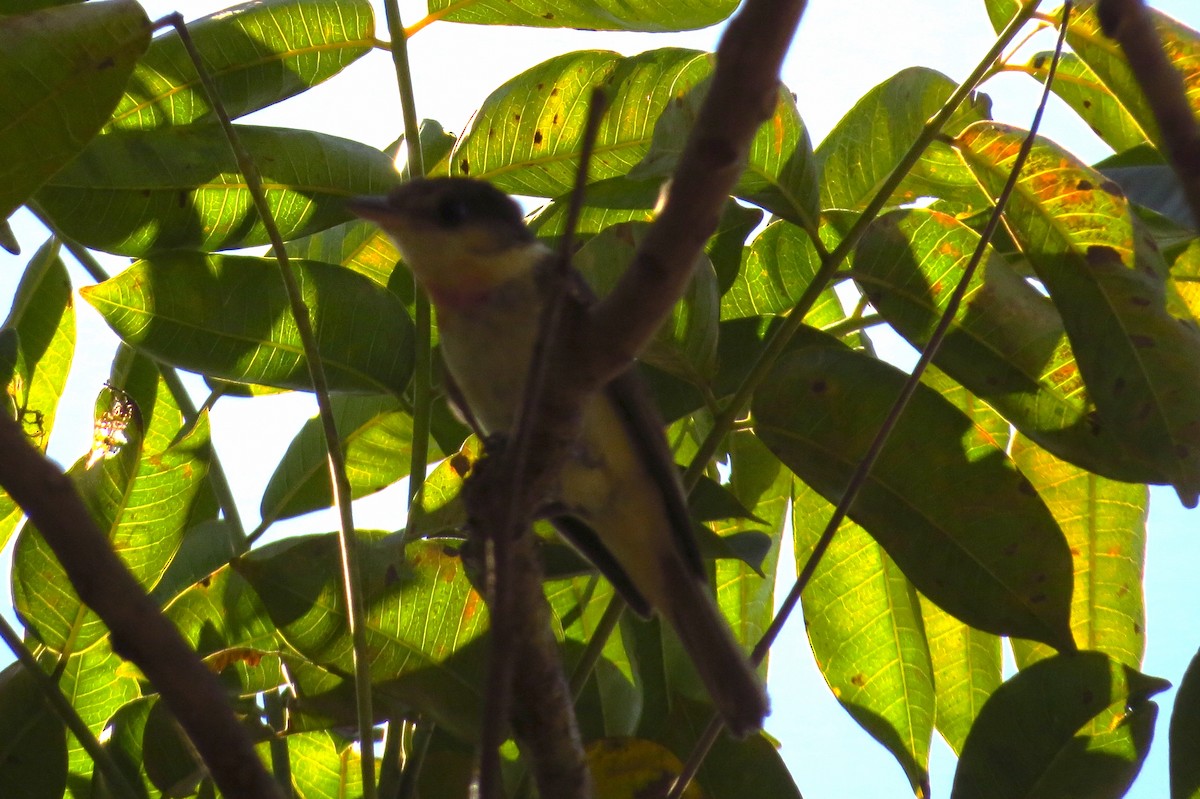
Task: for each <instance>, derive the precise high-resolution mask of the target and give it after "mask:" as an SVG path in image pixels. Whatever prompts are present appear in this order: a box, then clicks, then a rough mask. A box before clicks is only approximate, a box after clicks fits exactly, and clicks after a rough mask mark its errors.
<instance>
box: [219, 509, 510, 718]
mask: <svg viewBox="0 0 1200 799" xmlns="http://www.w3.org/2000/svg"><path fill="white" fill-rule="evenodd" d="M358 535H359V537H360V538H359V558H360V563H361V564H362V580H363V583H362V589H363V601H364V604H365V606H366V610H367V615H366V620H365V628H366V636H367V646H368V647H369V648H370V650H371V652H372V658H371V679H372V682H374V683H376V692H377V693H378V694H380V698H381V700H382V701H384V702H399V703H401V704H403V705H405V706H408V707H415V708H417V709H419V710H421V711H423V712H427V713H429V714H430V716H431V718H433V719H435V720H436V721H438V723H439V724H441V723H445V724H447V726H448V728H449V729H452V730H457V731H460V733H461V734H463V735H470V734H471V733H470V730H471V729H472V728H473V725H474V723H477V714H478V712H479V704H480V702H481V699H482V697H481V693H480V691H481V686H482V682H481V679H482V675H483V652H482V651H480V648H479V646H478V645H477V644H478V643H479V642H480V637H481V635H482V634H483V632H484V630H485V628H486V621H487V614H486V608H485V606H484V603H483V600H482V599H481V598H480V596H479V595H478V594H477V593H475V591H474V589H473V588H472V587H471V585H470V583H469V582H468V581H467V579H466V577H465V576H464V575H463V573H462V563H461V561H460V560H459V558H458V556H457V554H456V553H449V552H447V551H446V548H445V546H444V545H443V544H442V543H440V542H425V541H414V542H412V543H410V544H408V545H407V546H404V545H403V544H402V543H401V539H400V537H399V536H380V535H378V534H366V533H362V532H359V533H358ZM338 553H339V549H338V542H337V536H335V535H332V534H330V535H321V536H308V537H303V538H290V539H287V540H285V541H281V542H279V543H278V544H273V545H270V546H267V547H264V548H262V549H260V550H256V551H255V552H252V553H251V554H250V555H248V556H245V557H243V558H240V559H239V560H237V561H235V562H234V568H235V569H237V571H238V573H240V574H241V575H242V576H244V577H245V578H246V579H247V580H249V581H250V584H251V585H252V586H253V588H254V590H255V592H256V593H257V594H258V596H259V598H260V599H261V600H262V602H263V605H264V606H265V607H266V609H267V612H268V614H270V617H271V620H272V621H273V622H274V623H275V625H276V626H277V627H278V629H279V632H280V634H281V635H282V636H283V638H284V640H285V641H287V643H288V644H289V645H290V646H291V647H293V648H294V649H295V650H296V651H297V652H299V653H300V654H301V655H302V656H303V657H304V659H305V660H307V661H309V662H311V663H312V664H315V665H317V666H319V667H320V668H322V669H331V670H334V671H335V672H336V673H339V674H350V673H353V670H354V666H353V663H352V662H351V661H352V652H351V645H350V631H349V629H348V627H347V621H346V609H345V604H344V596H343V595H344V591H343V590H342V580H341V577H340V576H339V575H340V573H341V567H340V565H339V564H340V556H339V554H338ZM289 670H292V671H293V673H294V670H293V669H289Z"/></svg>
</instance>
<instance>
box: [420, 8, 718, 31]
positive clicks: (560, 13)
mask: <svg viewBox="0 0 1200 799" xmlns="http://www.w3.org/2000/svg"><path fill="white" fill-rule="evenodd" d="M737 5H738V4H737V0H672V2H670V3H663V2H659V0H589V1H588V2H586V3H580V2H576V0H538V2H533V0H516V1H515V2H514V1H513V0H473V2H469V3H463V2H455V1H454V0H429V13H430V15H433V16H434V17H435V18H436V19H444V20H447V21H449V22H469V23H472V24H475V25H525V26H528V27H534V28H580V29H582V30H598V31H650V32H663V31H686V30H696V29H699V28H707V27H708V26H709V25H716V24H717V23H718V22H720V21H721V20H723V19H725V18H726V17H728V16H729V15H730V14H732V13H733V10H734V9H735V8H737Z"/></svg>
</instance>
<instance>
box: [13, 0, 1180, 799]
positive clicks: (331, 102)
mask: <svg viewBox="0 0 1200 799" xmlns="http://www.w3.org/2000/svg"><path fill="white" fill-rule="evenodd" d="M372 2H374V3H375V5H376V14H377V18H378V25H379V36H380V38H383V39H386V38H387V33H386V26H385V25H384V22H383V12H382V8H381V7H380V3H379V0H372ZM142 4H143V6H144V7H145V8H146V10H147V13H148V14H149V15H150V16H151V18H157V17H160V16H163V15H165V14H167V13H170V12H172V11H175V10H180V11H182V12H183V13H184V14H185V16H186V18H187V19H189V20H191V19H195V18H197V17H200V16H203V15H205V14H208V13H211V12H213V11H216V10H219V9H221V8H224V7H226V6H227V5H228V3H225V2H217V1H215V0H186V2H184V0H174V2H169V1H164V0H143V3H142ZM1150 5H1151V6H1153V7H1155V8H1158V9H1160V10H1162V11H1165V12H1166V13H1168V14H1171V15H1172V16H1174V17H1175V18H1176V19H1178V20H1180V21H1182V22H1184V23H1185V24H1187V25H1189V26H1190V27H1192V28H1194V29H1198V28H1200V3H1197V2H1196V0H1162V1H1161V2H1151V3H1150ZM1056 6H1057V4H1056V3H1051V2H1046V3H1043V7H1044V9H1046V10H1047V11H1049V10H1052V9H1053V8H1055V7H1056ZM400 8H401V14H402V16H403V18H404V21H405V22H407V23H410V24H411V23H412V22H415V21H416V20H418V19H420V18H421V17H422V16H424V13H425V8H424V4H423V3H421V2H417V1H415V0H401V3H400ZM950 9H952V10H950ZM718 36H719V30H715V29H709V30H705V31H697V32H691V33H685V34H653V35H651V34H605V33H597V32H584V31H562V30H547V29H539V30H533V29H521V28H490V27H475V26H463V25H453V24H448V23H437V24H434V25H432V26H430V27H428V28H426V29H425V30H423V31H422V32H420V33H419V34H418V35H417V36H415V37H414V38H413V40H412V42H411V45H410V58H411V61H412V64H413V68H414V74H415V84H416V86H415V89H416V102H417V111H418V116H419V117H421V118H428V119H435V120H437V121H439V122H440V123H441V124H442V126H443V127H444V128H445V129H447V130H449V131H452V132H456V133H457V132H461V131H462V130H463V128H464V127H465V125H466V123H467V121H468V119H469V118H470V115H471V113H472V112H473V111H474V110H475V109H476V108H477V107H478V106H479V105H480V104H481V103H482V102H483V100H484V99H485V98H486V97H487V95H488V93H489V92H490V91H491V90H492V89H494V88H495V87H496V86H498V85H499V84H500V83H501V82H502V81H503V80H506V79H507V78H509V77H511V76H513V75H516V74H518V73H519V72H521V71H523V70H525V69H527V68H528V67H531V66H533V65H535V64H537V63H540V62H541V61H543V60H545V59H547V58H549V57H551V56H553V55H557V54H559V53H563V52H567V51H570V50H577V49H590V48H603V49H611V50H616V51H618V52H621V53H623V54H625V55H632V54H634V53H637V52H641V51H644V50H648V49H652V48H657V47H665V46H681V47H692V48H697V49H704V50H712V49H714V48H715V46H716V42H717V39H718ZM993 38H994V37H993V33H992V28H991V25H990V24H989V22H988V20H987V16H986V12H985V10H984V5H983V2H982V0H953V2H944V1H943V2H935V0H859V1H858V2H855V3H844V2H837V1H836V0H812V1H811V2H810V3H809V4H808V9H807V11H806V13H805V16H804V19H803V21H802V23H801V27H800V31H799V33H798V35H797V37H796V39H795V42H794V44H793V47H792V50H791V53H790V55H789V56H788V59H787V61H786V62H785V65H784V74H783V79H784V83H785V84H786V85H787V86H788V88H789V89H790V90H791V91H792V92H793V93H794V94H795V95H796V102H797V106H798V107H799V109H800V113H801V115H802V117H803V118H804V121H805V123H806V125H807V126H808V129H809V133H810V136H811V138H812V140H813V143H814V145H815V144H816V143H818V142H820V141H821V139H822V138H823V137H824V136H825V135H826V134H827V133H828V132H829V130H830V129H831V128H832V127H833V126H834V125H835V124H836V123H837V121H838V119H840V118H841V116H842V115H843V114H845V113H846V112H847V111H848V110H849V109H850V108H851V106H852V105H853V104H854V102H855V100H856V99H857V98H858V97H860V96H861V95H862V94H864V93H865V92H866V91H867V90H869V89H870V88H871V87H873V86H875V85H876V84H878V83H879V82H881V81H883V80H884V79H886V78H888V77H889V76H891V75H892V74H894V73H895V72H897V71H899V70H901V69H903V68H905V67H908V66H913V65H922V66H927V67H932V68H934V69H937V70H939V71H941V72H943V73H945V74H947V75H948V76H950V77H951V78H953V79H955V80H959V79H962V78H963V77H965V76H966V75H967V73H968V72H969V71H970V70H971V68H972V67H973V66H974V62H975V59H977V58H978V57H979V56H980V55H981V54H982V53H983V52H984V51H985V50H986V49H987V48H988V47H989V46H990V45H991V43H992V41H993ZM1051 44H1052V42H1051V41H1050V40H1048V39H1040V40H1038V41H1037V42H1036V43H1034V44H1033V45H1032V46H1031V47H1030V49H1029V50H1028V51H1027V52H1028V53H1029V54H1032V52H1035V51H1036V50H1039V49H1049V47H1050V46H1051ZM471 54H477V55H479V57H471ZM1022 60H1024V59H1018V61H1022ZM983 90H984V91H985V92H987V93H988V94H989V95H990V96H991V97H992V100H993V116H994V117H995V118H997V119H1000V120H1004V121H1007V122H1010V123H1013V124H1017V125H1026V124H1028V120H1029V119H1030V118H1031V116H1032V114H1033V111H1034V107H1035V105H1036V102H1037V97H1038V91H1039V87H1038V85H1037V84H1036V83H1035V82H1034V81H1033V80H1032V79H1030V78H1028V77H1025V76H1021V75H1001V76H998V77H997V78H995V79H993V80H992V81H990V82H989V83H987V84H986V85H985V86H984V87H983ZM243 121H249V122H254V123H258V124H268V125H282V126H292V127H304V128H311V129H316V130H321V131H323V132H326V133H330V134H334V135H339V136H344V137H347V138H354V139H358V140H360V141H365V142H367V143H368V144H372V145H375V146H379V147H382V146H384V145H386V144H388V143H389V142H391V141H392V140H394V139H395V138H396V137H397V135H398V133H399V131H400V130H401V127H402V124H401V118H400V106H399V98H398V94H397V92H396V89H395V82H394V77H393V73H392V66H391V61H390V59H389V57H388V55H387V54H386V53H384V52H382V51H375V52H372V53H370V54H368V55H367V56H366V57H364V58H362V59H360V60H359V61H358V62H356V63H355V64H353V65H351V66H350V67H349V68H348V69H346V70H345V72H344V73H343V74H342V75H340V76H338V77H337V78H335V79H334V80H332V81H330V82H328V83H326V84H324V85H323V86H318V87H316V88H315V89H313V90H310V91H309V92H306V93H305V94H303V95H301V96H299V97H297V98H294V99H292V100H289V101H287V102H285V103H283V104H280V105H278V106H275V107H273V108H270V109H265V110H264V111H261V112H258V113H256V114H254V115H252V116H250V117H247V118H246V119H245V120H243ZM1042 132H1043V133H1044V134H1045V135H1048V136H1049V137H1050V138H1052V139H1054V140H1055V141H1057V142H1058V143H1060V144H1062V145H1063V146H1065V147H1066V148H1067V149H1069V150H1071V151H1073V152H1075V153H1076V154H1077V155H1079V156H1081V157H1082V158H1083V159H1084V160H1086V161H1089V162H1092V161H1095V160H1098V159H1100V158H1103V157H1104V156H1106V155H1108V154H1109V150H1108V149H1107V147H1106V146H1105V145H1104V144H1103V143H1101V142H1100V141H1099V140H1098V139H1097V138H1096V137H1095V136H1094V135H1093V134H1092V133H1091V131H1090V130H1088V128H1087V127H1086V126H1085V125H1084V124H1083V123H1082V122H1080V121H1078V119H1077V118H1075V117H1074V115H1073V114H1071V113H1070V112H1068V111H1065V110H1064V109H1063V108H1062V107H1061V106H1059V105H1058V104H1057V103H1054V102H1052V104H1051V107H1050V109H1049V111H1048V114H1047V118H1046V120H1045V121H1044V122H1043V127H1042ZM12 223H13V227H14V230H15V231H16V233H17V236H18V239H19V240H20V242H21V244H22V246H23V247H24V250H25V253H26V254H25V255H24V256H21V257H11V256H8V255H7V254H4V253H0V308H7V307H8V304H9V301H10V299H11V294H12V291H13V289H14V288H15V281H16V279H17V278H18V277H19V273H20V269H21V268H22V267H23V266H24V264H25V262H26V260H27V258H28V255H29V254H31V253H32V252H33V251H34V250H36V248H37V247H38V246H39V245H40V243H41V242H42V241H43V240H44V238H45V232H44V230H43V229H42V228H41V227H40V225H38V224H37V223H36V221H34V220H33V219H32V218H31V217H30V216H29V215H28V214H27V213H25V212H18V213H17V215H15V216H14V218H13V220H12ZM106 263H107V264H108V265H109V268H110V270H115V269H119V268H120V266H121V265H122V264H123V263H124V261H122V260H121V259H109V260H107V261H106ZM72 278H73V280H74V281H75V285H76V287H77V288H78V286H81V285H86V283H87V282H88V279H87V278H86V276H85V275H84V274H83V272H82V271H81V270H79V269H73V271H72ZM75 307H76V310H77V313H78V326H79V327H78V335H77V341H78V342H79V345H78V346H79V351H78V353H77V357H76V363H75V366H74V368H73V370H72V373H71V377H70V380H69V382H68V386H67V392H66V397H65V398H64V404H63V405H62V406H61V408H60V411H59V414H60V416H59V418H58V421H57V423H56V427H55V431H54V433H53V436H52V438H51V442H50V455H51V456H52V457H54V458H55V459H56V460H58V461H59V462H60V463H62V464H69V463H71V462H73V461H74V460H75V459H76V458H77V457H79V456H80V455H81V454H83V453H84V452H86V451H87V449H88V446H89V444H90V441H91V435H92V433H91V406H92V401H93V399H94V397H95V395H96V392H97V391H98V390H99V388H100V386H101V385H102V383H103V381H104V379H105V378H106V377H107V371H108V365H109V363H110V361H111V358H112V353H113V351H114V349H115V346H116V339H115V337H113V335H112V334H111V333H110V332H109V331H108V329H107V327H105V326H104V324H103V322H102V321H100V319H99V317H98V316H97V315H96V314H95V313H94V312H92V311H91V309H90V307H89V306H88V305H87V303H85V302H82V301H78V302H77V303H76V306H75ZM884 352H885V353H891V354H892V355H891V357H894V358H895V359H897V360H899V361H903V360H905V359H906V358H908V357H909V355H908V354H907V353H906V352H904V350H903V349H902V348H900V347H896V346H891V345H888V346H887V347H886V348H885V350H884ZM189 385H190V386H191V387H192V388H193V389H194V394H195V396H197V397H198V398H203V396H205V394H206V391H205V390H204V388H203V384H202V383H201V382H200V381H199V380H192V381H190V382H189ZM313 413H315V403H313V402H312V400H311V397H310V396H308V395H305V394H287V395H279V396H274V397H265V398H258V399H255V400H253V401H244V400H238V399H223V400H221V402H220V403H218V405H217V406H216V408H215V410H214V412H213V415H212V424H213V437H214V443H215V445H216V447H217V449H218V452H221V453H225V457H224V460H223V463H224V465H225V466H226V468H227V470H228V471H229V479H230V482H231V483H232V484H233V485H234V486H238V487H239V488H238V490H237V491H236V492H235V493H236V495H237V499H238V504H239V509H240V511H241V513H242V516H243V519H244V521H245V522H246V525H247V527H248V528H250V527H253V526H254V523H255V522H256V521H257V508H258V498H259V497H260V496H261V494H262V490H263V488H264V487H265V485H266V482H267V480H268V478H269V477H270V475H271V473H272V472H273V470H274V468H275V465H276V464H277V463H278V461H279V458H280V457H281V456H282V454H283V452H284V450H285V449H286V447H287V445H288V443H289V442H290V441H291V439H292V437H293V435H294V434H295V432H296V430H297V429H298V428H299V426H300V425H301V424H302V423H303V422H304V421H305V420H306V419H307V418H308V417H309V416H310V415H312V414H313ZM247 440H253V441H254V442H255V446H254V447H251V448H247V447H245V446H244V444H245V442H246V441H247ZM233 453H237V457H236V458H234V457H232V454H233ZM403 509H404V488H403V486H397V487H393V488H392V489H389V490H387V491H384V492H381V493H380V494H377V495H375V496H373V497H370V498H367V499H366V500H361V501H359V502H356V503H355V518H356V523H357V525H358V526H359V527H363V528H368V527H378V528H384V529H395V528H396V527H398V526H400V525H401V524H402V518H403ZM1184 514H1185V511H1184V510H1183V508H1182V507H1181V506H1180V505H1179V503H1178V500H1177V499H1176V498H1175V496H1174V494H1173V493H1172V492H1170V491H1168V490H1160V489H1154V490H1153V491H1152V499H1151V513H1150V522H1149V525H1150V534H1149V544H1148V551H1147V558H1146V594H1147V595H1146V608H1147V618H1148V627H1147V653H1146V660H1145V663H1144V667H1143V670H1144V671H1145V672H1146V673H1148V674H1153V675H1156V676H1159V677H1164V678H1166V679H1168V680H1170V681H1172V682H1173V683H1176V684H1178V682H1179V680H1180V678H1181V677H1182V675H1183V671H1184V669H1185V668H1186V666H1187V663H1188V661H1189V660H1190V658H1191V657H1192V655H1193V654H1194V653H1195V651H1196V647H1197V646H1198V645H1200V622H1198V621H1197V620H1196V617H1197V614H1196V613H1195V610H1194V607H1195V605H1194V593H1193V586H1194V584H1195V580H1194V573H1195V564H1197V563H1200V535H1197V533H1196V531H1195V530H1194V528H1195V527H1196V519H1197V517H1196V516H1194V515H1193V516H1185V515H1184ZM276 527H278V528H279V532H281V533H282V532H292V533H297V532H312V531H317V530H329V529H334V528H335V527H336V522H335V519H334V518H333V516H332V515H331V514H329V513H317V514H311V515H309V516H306V517H303V518H301V519H298V520H293V521H290V522H283V523H280V524H278V525H276ZM274 529H275V528H273V530H274ZM9 549H11V546H10V547H9ZM10 557H11V553H10V552H8V551H6V552H4V553H3V556H2V557H0V569H3V572H4V574H8V571H9V569H8V558H10ZM785 560H786V559H785ZM791 579H792V578H791V576H790V575H787V574H781V576H780V580H781V582H780V586H781V588H780V593H781V594H782V593H784V592H786V590H787V586H788V585H790V580H791ZM0 591H2V593H3V594H4V595H3V596H0V608H3V609H4V610H5V613H6V614H7V615H9V617H10V618H11V610H10V609H11V599H10V598H9V597H8V595H7V593H8V586H7V585H4V586H0ZM9 659H10V658H9V657H8V653H7V652H0V664H3V663H6V662H7V661H8V660H9ZM768 687H769V689H770V692H771V696H772V703H773V714H772V716H771V717H770V718H769V719H768V723H767V730H768V731H769V732H770V733H771V734H772V735H773V736H774V737H775V738H777V739H778V740H779V742H780V744H781V749H780V752H781V754H782V756H783V758H784V760H785V762H786V763H787V765H788V767H789V769H790V770H791V773H792V775H793V778H794V779H795V780H796V782H797V784H798V786H799V788H800V790H801V792H802V793H803V795H804V796H805V797H806V798H807V799H842V798H843V797H860V796H861V797H885V796H890V797H903V796H908V795H911V793H910V789H909V787H908V783H907V780H906V778H905V776H904V774H903V772H902V771H901V769H900V767H899V765H898V764H897V763H896V762H895V761H894V760H893V759H892V757H891V755H890V754H889V753H888V752H887V751H886V750H884V749H883V747H882V746H880V745H879V744H877V743H876V742H875V741H874V740H873V739H872V738H871V737H870V736H868V735H867V734H866V733H865V732H864V731H863V730H862V729H861V728H859V727H858V726H857V724H856V723H855V722H854V721H853V720H852V719H851V718H850V717H849V716H848V715H847V714H846V713H845V712H844V711H843V710H842V709H841V707H840V706H839V705H838V704H837V702H836V701H835V700H834V698H833V696H832V694H831V693H830V692H829V690H828V688H827V686H826V685H825V683H824V680H823V679H822V677H821V676H820V673H819V672H818V671H817V669H816V667H815V665H814V663H813V660H812V655H811V652H810V650H809V648H808V644H807V641H806V640H805V638H804V631H803V627H802V624H801V623H800V620H799V619H798V618H797V619H796V620H794V623H793V624H791V625H789V626H788V627H787V628H786V629H785V632H784V633H783V636H782V637H781V638H780V639H779V641H778V643H777V644H776V647H775V649H774V650H773V652H772V657H771V673H770V678H769V683H768ZM1157 700H1158V702H1159V705H1160V714H1159V722H1158V728H1157V732H1156V736H1155V742H1154V746H1153V747H1152V750H1151V754H1150V757H1149V759H1148V760H1147V762H1146V765H1145V767H1144V768H1143V771H1142V774H1141V775H1140V776H1139V778H1138V780H1137V782H1136V783H1135V785H1134V787H1133V788H1132V790H1131V791H1130V792H1129V794H1127V795H1128V796H1130V797H1135V799H1151V798H1152V797H1153V798H1154V799H1157V798H1158V797H1162V796H1166V795H1167V794H1168V788H1167V745H1166V744H1167V724H1168V722H1169V719H1170V708H1171V703H1172V702H1173V700H1174V690H1171V691H1168V692H1166V693H1164V694H1160V695H1159V696H1158V697H1157ZM953 770H954V757H953V755H952V754H951V753H950V750H949V749H948V747H946V745H945V744H944V743H942V742H941V740H940V738H937V737H936V736H935V740H934V749H933V754H932V762H931V783H932V791H933V795H934V796H948V795H949V792H950V787H951V782H952V779H953Z"/></svg>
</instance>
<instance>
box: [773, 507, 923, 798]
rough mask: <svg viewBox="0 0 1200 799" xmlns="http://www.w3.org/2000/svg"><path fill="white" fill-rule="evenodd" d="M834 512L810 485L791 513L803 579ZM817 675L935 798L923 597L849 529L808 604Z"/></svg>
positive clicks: (840, 535)
mask: <svg viewBox="0 0 1200 799" xmlns="http://www.w3.org/2000/svg"><path fill="white" fill-rule="evenodd" d="M832 512H833V508H832V506H830V505H829V503H828V502H826V501H825V500H824V499H822V498H821V497H820V495H818V494H817V492H816V491H814V490H812V489H811V488H809V487H808V486H805V485H802V484H801V485H797V487H796V495H795V499H794V500H793V505H792V531H793V534H794V535H795V545H796V569H797V572H799V571H800V570H802V569H803V568H804V565H805V563H806V562H807V561H808V558H809V556H810V555H811V554H812V550H813V547H814V546H815V545H816V543H817V540H818V539H819V538H820V537H821V533H822V531H823V530H824V529H825V525H826V522H827V520H828V519H829V517H830V515H831V514H832ZM800 601H801V605H802V606H803V608H804V629H805V631H806V632H807V633H808V640H809V643H810V644H811V645H812V650H813V656H814V658H815V659H816V662H817V668H818V669H820V670H821V674H822V675H823V676H824V677H825V681H826V682H827V683H828V684H829V688H830V690H832V691H833V695H834V696H835V697H837V700H838V702H840V703H841V705H842V707H844V708H845V709H846V711H847V712H848V713H849V714H850V715H851V716H852V717H853V718H854V720H855V721H857V722H858V723H859V724H860V725H862V727H863V728H864V729H865V730H866V731H867V732H869V733H870V734H871V736H872V737H874V738H875V739H876V740H877V741H879V742H880V743H881V744H883V745H884V746H885V747H886V748H887V750H888V751H889V752H891V754H892V756H893V757H895V758H896V760H897V761H898V762H899V764H900V766H901V768H903V769H904V773H905V774H906V775H907V776H908V780H909V783H910V784H911V785H912V788H913V791H914V793H916V795H917V796H926V795H928V793H929V744H930V740H931V738H932V735H933V719H934V690H933V689H934V683H933V664H932V662H931V661H930V654H929V645H928V644H927V643H926V640H925V630H924V628H923V625H922V622H921V610H920V606H919V605H918V600H917V592H916V591H915V590H914V589H913V587H912V584H911V583H909V581H908V580H907V579H906V578H905V576H904V574H903V573H901V571H900V569H899V568H897V566H896V564H895V563H894V562H893V561H892V559H891V558H889V557H888V556H887V553H885V552H884V550H883V548H882V547H881V546H880V545H879V544H878V543H876V542H875V541H874V540H873V539H872V538H871V536H870V535H868V534H867V532H866V531H865V530H863V528H862V527H859V526H858V525H857V524H854V523H852V522H844V523H843V524H842V526H841V527H840V528H839V529H838V531H837V533H836V535H835V536H834V539H833V542H832V544H831V545H830V547H829V549H828V550H827V551H826V552H825V555H824V557H822V558H821V562H820V565H819V566H818V567H817V571H816V572H815V573H814V574H813V577H812V581H811V582H810V583H809V584H808V586H807V587H806V588H805V589H804V593H803V595H802V596H801V600H800Z"/></svg>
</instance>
